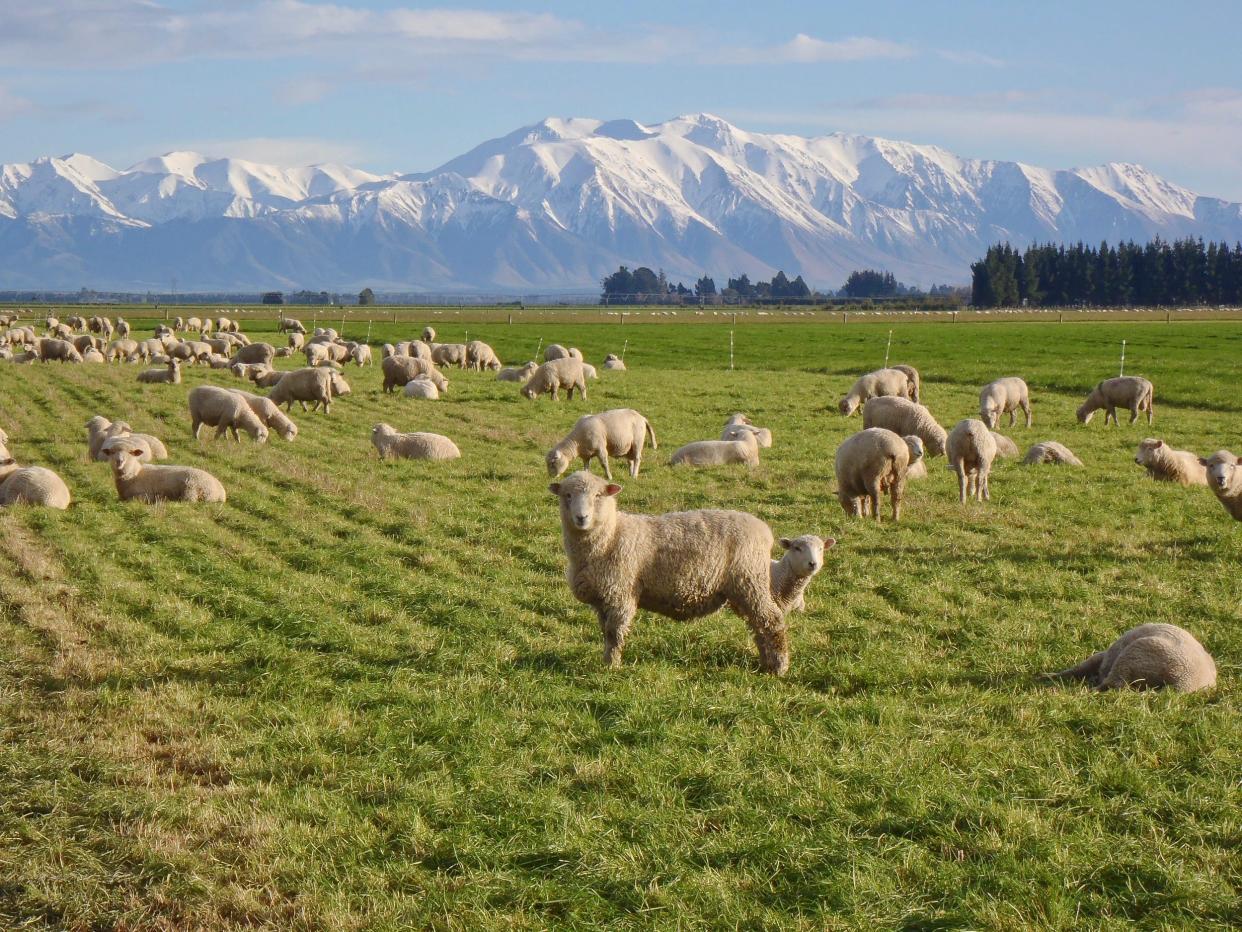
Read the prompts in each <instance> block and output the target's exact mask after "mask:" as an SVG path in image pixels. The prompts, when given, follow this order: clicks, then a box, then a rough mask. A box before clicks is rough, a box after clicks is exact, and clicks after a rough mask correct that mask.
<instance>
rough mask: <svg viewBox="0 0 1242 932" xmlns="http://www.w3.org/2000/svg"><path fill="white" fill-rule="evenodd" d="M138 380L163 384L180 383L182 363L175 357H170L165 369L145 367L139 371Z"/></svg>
mask: <svg viewBox="0 0 1242 932" xmlns="http://www.w3.org/2000/svg"><path fill="white" fill-rule="evenodd" d="M138 381H139V382H149V383H156V384H163V385H180V384H181V363H180V362H178V361H177V360H175V359H170V360H169V361H168V365H167V366H166V367H165V368H163V369H143V370H142V371H141V372H139V373H138Z"/></svg>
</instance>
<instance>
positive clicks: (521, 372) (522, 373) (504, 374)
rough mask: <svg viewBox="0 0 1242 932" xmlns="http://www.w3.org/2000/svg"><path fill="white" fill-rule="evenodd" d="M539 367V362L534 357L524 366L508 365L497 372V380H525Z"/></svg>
mask: <svg viewBox="0 0 1242 932" xmlns="http://www.w3.org/2000/svg"><path fill="white" fill-rule="evenodd" d="M538 368H539V364H538V363H537V362H535V361H534V360H533V359H532V360H531V361H530V362H528V363H526V364H525V365H524V366H508V367H506V368H504V369H501V370H500V371H499V372H498V373H496V381H497V382H525V381H526V380H527V379H529V378H530V377H531V376H532V375H534V374H535V370H536V369H538Z"/></svg>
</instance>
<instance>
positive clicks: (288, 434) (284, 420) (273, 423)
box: [229, 388, 298, 440]
mask: <svg viewBox="0 0 1242 932" xmlns="http://www.w3.org/2000/svg"><path fill="white" fill-rule="evenodd" d="M229 391H231V392H232V393H233V394H235V395H239V396H241V398H242V400H243V401H245V402H246V404H248V405H249V406H250V410H251V411H253V412H254V414H255V417H257V418H258V419H259V420H260V421H261V422H262V423H263V426H264V427H266V428H268V430H274V431H276V433H277V434H279V435H280V436H281V437H282V438H283V439H285V440H293V439H294V438H295V437H297V435H298V425H297V424H295V423H293V421H292V420H290V419H289V417H288V416H287V415H286V414H285V412H283V411H281V410H280V407H279V406H278V405H277V404H276V403H275V402H274V401H272V399H270V398H265V397H264V396H262V395H255V394H253V393H251V392H246V391H242V390H241V389H240V388H231V389H229Z"/></svg>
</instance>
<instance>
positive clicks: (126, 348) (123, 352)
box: [105, 340, 140, 362]
mask: <svg viewBox="0 0 1242 932" xmlns="http://www.w3.org/2000/svg"><path fill="white" fill-rule="evenodd" d="M138 352H140V348H139V346H138V341H137V340H113V341H112V342H111V343H109V344H108V351H107V353H105V355H106V356H107V357H108V362H117V361H118V360H121V361H123V360H126V359H128V358H129V357H130V356H133V355H135V354H136V353H138Z"/></svg>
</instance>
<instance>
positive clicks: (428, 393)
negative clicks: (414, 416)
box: [402, 375, 440, 401]
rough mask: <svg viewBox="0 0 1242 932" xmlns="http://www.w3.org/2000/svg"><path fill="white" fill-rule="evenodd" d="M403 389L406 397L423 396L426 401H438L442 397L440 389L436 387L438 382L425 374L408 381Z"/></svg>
mask: <svg viewBox="0 0 1242 932" xmlns="http://www.w3.org/2000/svg"><path fill="white" fill-rule="evenodd" d="M402 391H403V392H404V393H405V397H406V398H422V399H424V400H426V401H437V400H438V399H439V398H440V389H438V388H436V383H435V382H433V381H431V379H429V378H427V376H425V375H420V376H419V377H418V378H416V379H412V380H411V381H409V382H406V383H405V388H404V389H402Z"/></svg>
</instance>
